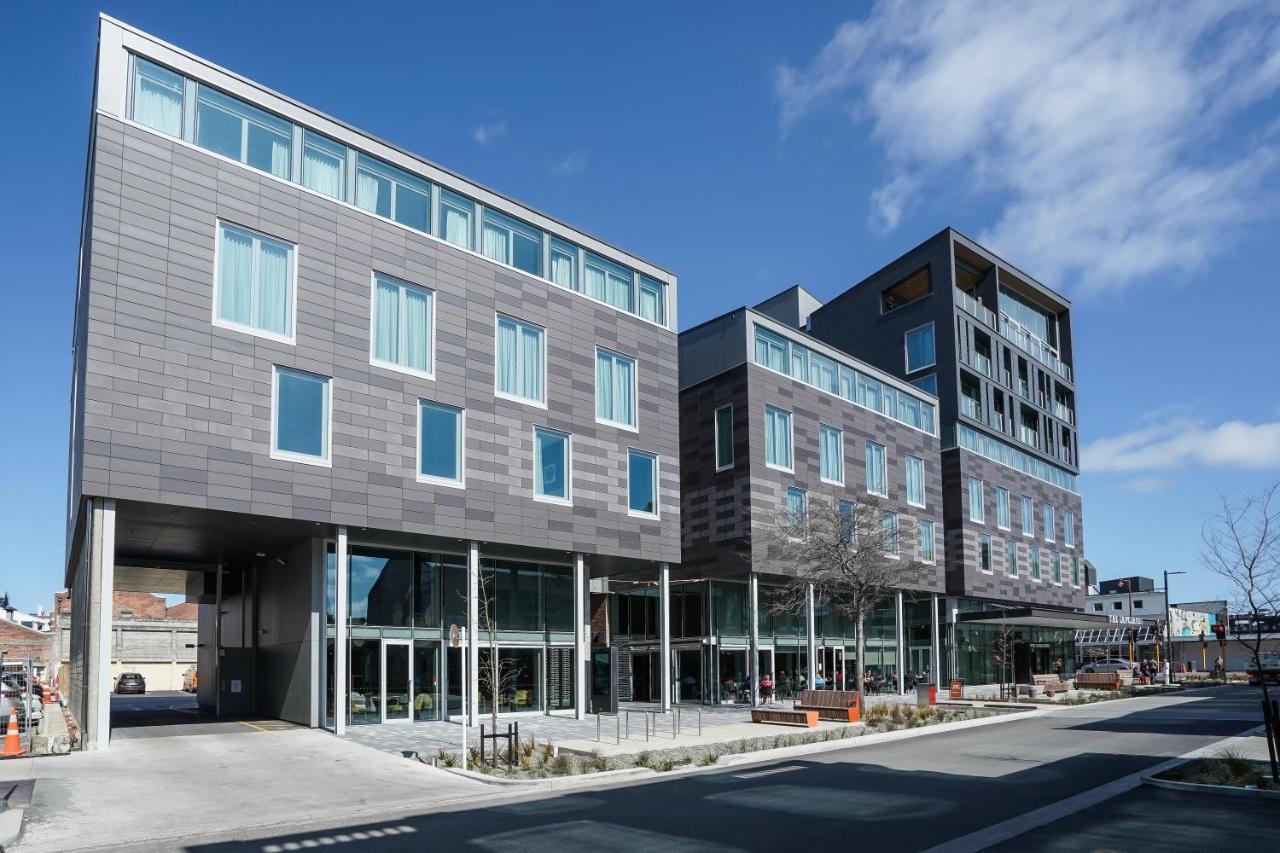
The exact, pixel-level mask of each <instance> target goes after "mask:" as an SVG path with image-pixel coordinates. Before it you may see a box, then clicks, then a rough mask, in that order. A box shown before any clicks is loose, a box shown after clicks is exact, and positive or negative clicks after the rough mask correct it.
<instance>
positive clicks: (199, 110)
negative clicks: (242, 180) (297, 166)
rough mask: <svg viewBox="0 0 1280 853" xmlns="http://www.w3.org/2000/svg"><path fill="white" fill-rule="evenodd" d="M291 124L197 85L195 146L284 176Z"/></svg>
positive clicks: (287, 162)
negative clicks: (198, 88) (198, 89)
mask: <svg viewBox="0 0 1280 853" xmlns="http://www.w3.org/2000/svg"><path fill="white" fill-rule="evenodd" d="M292 137H293V125H291V124H289V122H287V121H285V120H284V119H282V118H278V117H276V116H273V115H271V114H270V113H268V112H266V111H264V110H260V109H258V108H257V107H251V106H249V105H248V104H246V103H244V102H243V101H241V100H238V99H237V98H232V97H231V96H229V95H224V94H222V93H221V92H219V91H217V90H216V89H210V88H209V87H208V86H204V85H201V86H200V91H199V96H198V98H197V99H196V145H199V146H200V147H201V148H204V149H207V150H209V151H212V152H213V153H215V154H221V155H222V156H223V157H228V158H230V159H232V160H236V161H238V162H241V163H244V164H245V165H248V166H253V167H254V168H255V169H261V170H262V171H264V172H268V173H270V174H272V175H275V176H276V177H277V178H288V177H289V169H290V166H291V165H292V164H291V160H290V144H291V140H292Z"/></svg>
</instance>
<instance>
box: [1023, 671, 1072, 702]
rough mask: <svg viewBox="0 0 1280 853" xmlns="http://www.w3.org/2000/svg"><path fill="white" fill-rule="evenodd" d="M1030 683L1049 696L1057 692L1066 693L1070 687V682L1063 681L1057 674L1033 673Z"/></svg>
mask: <svg viewBox="0 0 1280 853" xmlns="http://www.w3.org/2000/svg"><path fill="white" fill-rule="evenodd" d="M1031 681H1032V683H1033V684H1034V685H1035V686H1036V687H1038V688H1039V689H1040V690H1041V691H1042V692H1044V693H1045V694H1047V695H1048V696H1049V697H1050V698H1052V697H1053V696H1054V694H1057V693H1066V692H1067V691H1068V690H1070V689H1071V682H1069V681H1063V680H1062V679H1061V678H1059V677H1058V676H1057V675H1033V676H1031Z"/></svg>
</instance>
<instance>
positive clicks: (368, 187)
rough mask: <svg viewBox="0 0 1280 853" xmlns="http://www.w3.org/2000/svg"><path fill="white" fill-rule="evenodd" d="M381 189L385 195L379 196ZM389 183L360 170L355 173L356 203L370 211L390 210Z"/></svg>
mask: <svg viewBox="0 0 1280 853" xmlns="http://www.w3.org/2000/svg"><path fill="white" fill-rule="evenodd" d="M380 190H381V191H383V192H384V195H385V197H384V198H379V197H378V192H379V191H380ZM390 196H391V184H389V183H387V182H385V181H380V180H378V179H377V177H375V176H374V175H370V174H367V173H365V172H360V173H358V174H357V175H356V203H357V204H359V206H360V207H362V208H364V209H365V210H367V211H369V212H371V213H379V212H380V211H390V210H391V197H390Z"/></svg>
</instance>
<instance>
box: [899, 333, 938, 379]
mask: <svg viewBox="0 0 1280 853" xmlns="http://www.w3.org/2000/svg"><path fill="white" fill-rule="evenodd" d="M905 338H906V351H907V373H914V372H915V371H917V370H924V369H925V368H926V367H933V366H934V365H935V364H936V363H937V357H936V355H935V354H934V346H933V324H932V323H929V324H927V325H924V326H921V327H919V328H918V329H912V330H911V331H909V332H907V334H906V336H905Z"/></svg>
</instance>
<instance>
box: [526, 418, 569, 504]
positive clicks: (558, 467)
mask: <svg viewBox="0 0 1280 853" xmlns="http://www.w3.org/2000/svg"><path fill="white" fill-rule="evenodd" d="M569 460H570V456H569V436H567V435H565V434H564V433H562V432H557V431H556V430H553V429H543V428H542V427H534V429H533V472H534V477H533V494H534V496H535V497H539V498H546V499H550V500H553V501H560V502H562V503H569V500H570V497H569V483H570V473H569V470H570V469H569V465H570V461H569Z"/></svg>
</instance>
